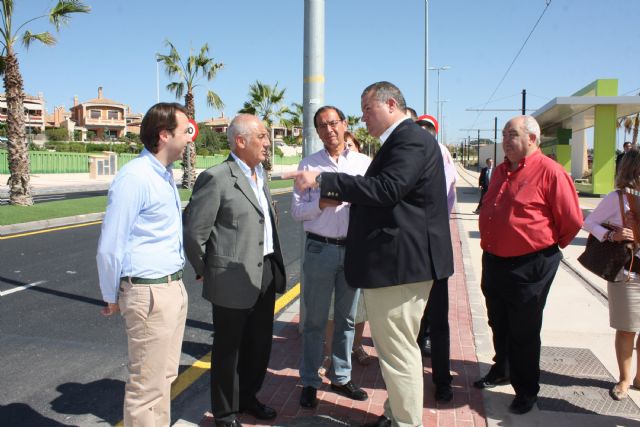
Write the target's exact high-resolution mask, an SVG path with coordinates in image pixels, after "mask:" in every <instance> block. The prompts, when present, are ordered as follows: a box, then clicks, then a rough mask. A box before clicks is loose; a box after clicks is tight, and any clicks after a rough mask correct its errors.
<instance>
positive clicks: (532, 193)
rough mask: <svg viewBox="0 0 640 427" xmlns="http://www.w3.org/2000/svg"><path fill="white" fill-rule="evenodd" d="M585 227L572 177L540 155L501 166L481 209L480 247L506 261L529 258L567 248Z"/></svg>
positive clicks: (552, 161)
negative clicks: (513, 166)
mask: <svg viewBox="0 0 640 427" xmlns="http://www.w3.org/2000/svg"><path fill="white" fill-rule="evenodd" d="M581 226H582V211H581V209H580V204H579V202H578V196H577V194H576V189H575V187H574V186H573V182H572V181H571V178H570V177H569V175H568V174H567V173H566V172H565V171H564V169H563V168H562V166H560V164H558V163H557V162H556V161H554V160H552V159H550V158H548V157H547V156H545V155H544V154H542V152H541V151H540V150H538V151H536V152H535V153H533V154H531V155H529V156H527V157H525V158H524V159H522V160H521V161H520V164H519V165H518V168H517V169H516V170H515V171H513V172H512V171H511V170H509V165H508V163H502V164H500V165H499V166H498V167H496V169H495V171H494V173H493V174H492V177H491V182H490V183H489V190H488V191H487V193H486V194H485V195H484V198H483V199H482V208H481V209H480V246H481V247H482V249H483V250H485V251H487V252H489V253H491V254H493V255H497V256H500V257H513V256H520V255H526V254H529V253H532V252H537V251H540V250H542V249H545V248H548V247H549V246H552V245H554V244H556V243H557V244H558V245H560V247H562V248H564V247H565V246H567V245H568V244H569V243H570V242H571V241H572V240H573V238H574V237H575V236H576V234H577V233H578V231H580V227H581Z"/></svg>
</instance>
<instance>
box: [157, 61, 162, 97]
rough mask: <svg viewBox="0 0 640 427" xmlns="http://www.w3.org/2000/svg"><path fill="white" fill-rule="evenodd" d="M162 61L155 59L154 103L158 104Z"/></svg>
mask: <svg viewBox="0 0 640 427" xmlns="http://www.w3.org/2000/svg"><path fill="white" fill-rule="evenodd" d="M161 61H162V59H158V58H156V102H160V62H161Z"/></svg>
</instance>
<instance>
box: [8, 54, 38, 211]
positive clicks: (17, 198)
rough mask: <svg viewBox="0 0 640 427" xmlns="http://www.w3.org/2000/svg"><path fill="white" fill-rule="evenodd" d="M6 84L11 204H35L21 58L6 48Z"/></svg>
mask: <svg viewBox="0 0 640 427" xmlns="http://www.w3.org/2000/svg"><path fill="white" fill-rule="evenodd" d="M5 61H6V64H5V65H6V69H5V74H4V88H5V91H6V96H7V110H8V114H7V139H8V140H9V142H8V143H7V148H8V150H7V151H8V154H9V173H10V176H9V181H8V182H7V184H8V185H9V194H10V195H9V201H10V203H11V204H12V205H22V206H30V205H33V198H32V197H31V186H30V185H29V181H30V178H29V151H28V147H27V142H26V138H25V127H24V125H25V121H24V92H23V84H22V75H21V74H20V67H19V65H18V58H17V57H16V56H15V54H14V52H13V49H11V48H8V49H7V56H6V57H5Z"/></svg>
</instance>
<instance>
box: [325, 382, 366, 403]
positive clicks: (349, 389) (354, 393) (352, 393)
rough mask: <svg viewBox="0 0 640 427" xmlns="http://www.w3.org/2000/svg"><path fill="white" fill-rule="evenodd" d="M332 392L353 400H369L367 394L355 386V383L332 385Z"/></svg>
mask: <svg viewBox="0 0 640 427" xmlns="http://www.w3.org/2000/svg"><path fill="white" fill-rule="evenodd" d="M331 390H333V391H335V392H336V393H338V394H341V395H343V396H345V397H348V398H349V399H353V400H367V399H368V398H369V395H367V392H366V391H364V390H363V389H361V388H360V387H358V386H357V385H355V384H354V383H353V381H349V382H348V383H346V384H342V385H340V384H333V383H331Z"/></svg>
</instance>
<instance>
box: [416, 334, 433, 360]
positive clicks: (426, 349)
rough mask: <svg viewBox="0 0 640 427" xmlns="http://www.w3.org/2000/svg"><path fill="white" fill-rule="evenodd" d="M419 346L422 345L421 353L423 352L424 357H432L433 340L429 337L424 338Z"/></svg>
mask: <svg viewBox="0 0 640 427" xmlns="http://www.w3.org/2000/svg"><path fill="white" fill-rule="evenodd" d="M418 347H420V354H422V357H425V358H429V357H431V340H430V339H429V337H427V338H425V339H424V340H422V342H418Z"/></svg>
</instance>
